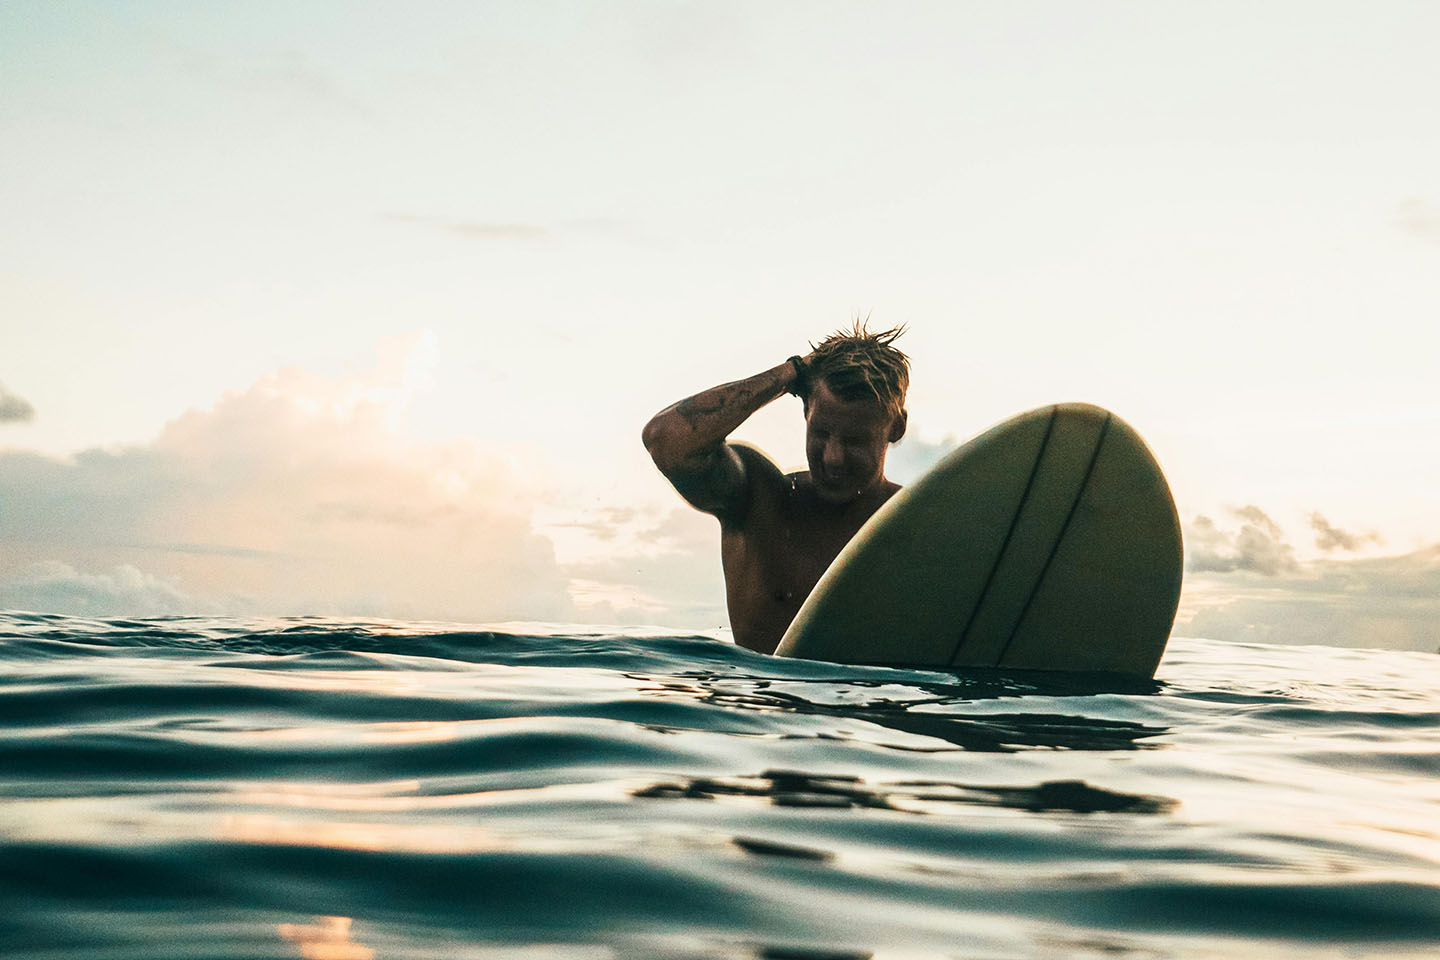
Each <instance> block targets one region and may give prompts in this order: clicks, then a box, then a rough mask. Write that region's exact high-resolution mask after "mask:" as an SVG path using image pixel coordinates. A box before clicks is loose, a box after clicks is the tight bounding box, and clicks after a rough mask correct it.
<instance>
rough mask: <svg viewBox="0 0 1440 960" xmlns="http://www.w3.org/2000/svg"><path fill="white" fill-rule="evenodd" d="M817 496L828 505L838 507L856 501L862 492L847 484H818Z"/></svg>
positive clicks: (816, 488)
mask: <svg viewBox="0 0 1440 960" xmlns="http://www.w3.org/2000/svg"><path fill="white" fill-rule="evenodd" d="M815 495H816V496H817V497H819V498H820V499H821V500H823V501H825V502H826V503H833V504H837V505H838V504H843V503H849V502H850V501H852V500H854V499H856V498H857V497H859V496H860V491H859V490H857V489H855V488H854V487H852V486H848V485H845V484H839V485H833V484H826V483H817V484H815Z"/></svg>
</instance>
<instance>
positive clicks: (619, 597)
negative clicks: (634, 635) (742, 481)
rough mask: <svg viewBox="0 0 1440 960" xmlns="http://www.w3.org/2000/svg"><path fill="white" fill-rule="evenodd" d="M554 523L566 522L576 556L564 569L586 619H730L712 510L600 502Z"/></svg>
mask: <svg viewBox="0 0 1440 960" xmlns="http://www.w3.org/2000/svg"><path fill="white" fill-rule="evenodd" d="M552 527H564V528H568V532H569V534H570V537H569V538H568V539H570V541H571V543H570V546H569V551H568V552H570V553H571V554H573V557H572V559H570V560H569V561H568V562H566V563H564V564H563V565H562V569H563V570H564V571H565V573H566V574H567V575H568V576H569V577H570V578H571V581H570V582H571V596H572V598H573V599H574V601H575V604H576V606H577V608H578V610H579V613H580V615H581V617H582V618H583V619H585V620H587V621H591V622H596V623H645V624H654V625H659V626H673V627H680V628H683V629H687V630H700V629H710V628H713V627H718V626H721V625H723V624H725V623H726V622H727V620H728V616H727V614H726V610H725V581H724V575H723V573H722V571H721V567H720V527H719V525H718V524H717V523H716V521H715V518H714V517H711V516H708V515H706V514H703V513H700V512H699V511H697V510H693V509H690V508H688V507H674V508H666V509H664V510H662V511H658V512H657V511H655V510H653V509H644V508H638V507H601V508H597V509H594V510H590V511H586V512H584V513H583V514H581V515H580V516H578V517H573V518H571V519H568V520H566V521H563V522H561V523H556V524H553V525H552ZM577 538H578V539H577Z"/></svg>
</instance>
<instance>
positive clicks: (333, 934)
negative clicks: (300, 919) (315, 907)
mask: <svg viewBox="0 0 1440 960" xmlns="http://www.w3.org/2000/svg"><path fill="white" fill-rule="evenodd" d="M353 920H354V918H353V917H316V918H315V922H314V923H308V924H305V923H281V924H277V925H276V928H275V929H276V931H277V932H278V933H279V934H280V936H281V937H283V938H284V939H286V940H289V941H290V942H291V943H294V944H296V945H297V946H299V948H300V956H301V957H303V958H304V960H373V958H374V956H375V951H374V950H371V949H370V948H369V947H367V946H365V945H363V944H359V943H356V942H355V941H353V940H351V939H350V924H351V923H352V922H353Z"/></svg>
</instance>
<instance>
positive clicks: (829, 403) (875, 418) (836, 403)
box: [805, 382, 890, 424]
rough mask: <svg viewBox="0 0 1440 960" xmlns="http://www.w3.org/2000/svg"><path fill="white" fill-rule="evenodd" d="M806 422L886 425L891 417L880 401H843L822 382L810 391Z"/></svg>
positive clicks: (866, 399) (870, 399)
mask: <svg viewBox="0 0 1440 960" xmlns="http://www.w3.org/2000/svg"><path fill="white" fill-rule="evenodd" d="M805 420H806V422H807V423H812V424H838V423H845V424H853V423H865V424H886V423H888V422H889V420H890V415H889V412H888V411H887V410H886V409H885V406H884V404H882V403H881V402H880V401H879V400H875V399H872V398H869V397H866V398H863V399H859V400H843V399H841V398H840V397H837V396H835V394H834V393H833V392H832V391H831V390H830V388H829V387H827V386H826V385H825V384H824V383H823V382H822V383H817V384H815V386H814V387H813V388H812V389H811V391H810V402H809V404H808V405H807V410H806V416H805Z"/></svg>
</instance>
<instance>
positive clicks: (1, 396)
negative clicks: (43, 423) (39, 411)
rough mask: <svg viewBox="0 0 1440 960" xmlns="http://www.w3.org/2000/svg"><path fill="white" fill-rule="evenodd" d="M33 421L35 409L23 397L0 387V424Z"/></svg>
mask: <svg viewBox="0 0 1440 960" xmlns="http://www.w3.org/2000/svg"><path fill="white" fill-rule="evenodd" d="M34 419H35V408H34V407H33V406H31V405H30V401H28V400H26V399H25V398H24V397H19V396H16V395H15V394H13V393H11V392H10V391H8V390H6V389H5V388H4V387H0V423H29V422H30V421H31V420H34Z"/></svg>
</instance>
